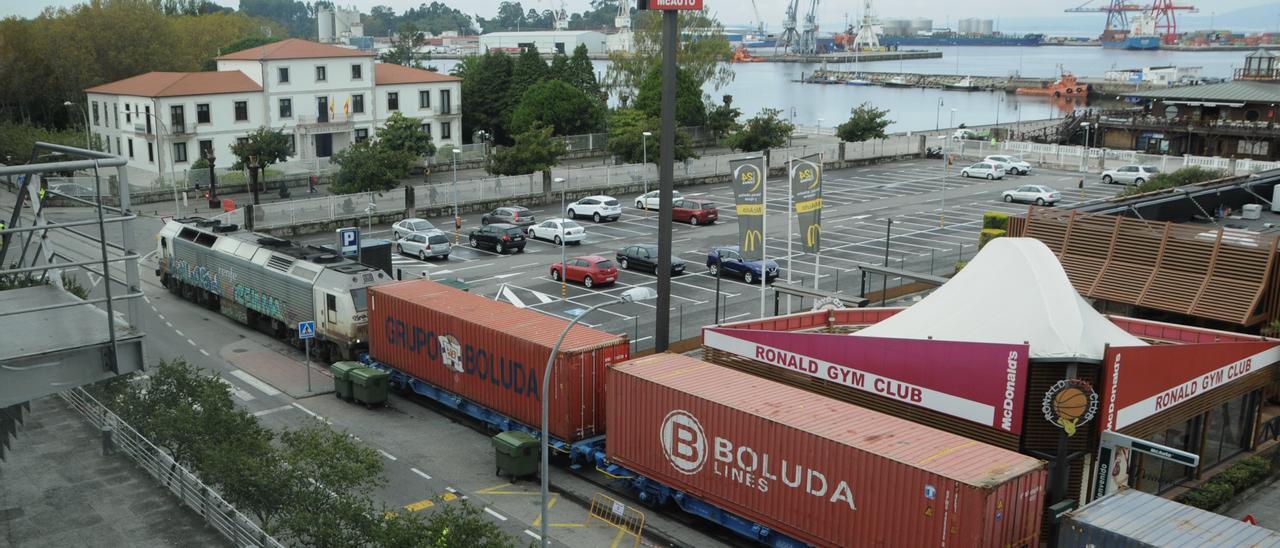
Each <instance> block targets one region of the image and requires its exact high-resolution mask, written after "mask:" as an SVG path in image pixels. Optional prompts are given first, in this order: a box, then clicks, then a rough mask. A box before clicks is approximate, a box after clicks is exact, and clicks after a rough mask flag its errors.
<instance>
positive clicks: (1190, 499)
mask: <svg viewBox="0 0 1280 548" xmlns="http://www.w3.org/2000/svg"><path fill="white" fill-rule="evenodd" d="M1233 495H1235V489H1233V488H1232V487H1231V486H1230V485H1228V484H1227V483H1225V482H1214V481H1212V480H1210V481H1207V482H1205V483H1203V484H1201V485H1200V487H1197V488H1195V489H1192V490H1190V491H1187V492H1186V493H1183V494H1182V495H1181V496H1179V497H1178V502H1181V503H1183V504H1185V505H1187V506H1194V507H1196V508H1199V509H1201V510H1209V511H1213V510H1214V509H1215V508H1217V507H1219V506H1222V505H1223V504H1226V503H1227V501H1228V500H1231V497H1232V496H1233Z"/></svg>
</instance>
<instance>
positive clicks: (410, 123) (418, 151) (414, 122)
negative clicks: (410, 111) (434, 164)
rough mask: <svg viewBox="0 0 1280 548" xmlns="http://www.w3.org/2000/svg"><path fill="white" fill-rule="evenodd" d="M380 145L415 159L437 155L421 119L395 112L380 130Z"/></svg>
mask: <svg viewBox="0 0 1280 548" xmlns="http://www.w3.org/2000/svg"><path fill="white" fill-rule="evenodd" d="M378 144H379V145H380V146H382V147H386V148H387V149H390V150H393V151H399V152H404V153H406V154H408V155H410V156H411V157H413V158H421V157H423V156H432V155H434V154H435V153H436V147H435V145H433V144H431V136H430V135H428V134H427V132H426V131H425V130H424V129H422V120H421V119H420V118H410V117H408V116H405V115H404V114H401V113H400V112H393V113H391V116H390V117H388V118H387V121H386V123H385V124H383V126H382V128H381V129H379V130H378Z"/></svg>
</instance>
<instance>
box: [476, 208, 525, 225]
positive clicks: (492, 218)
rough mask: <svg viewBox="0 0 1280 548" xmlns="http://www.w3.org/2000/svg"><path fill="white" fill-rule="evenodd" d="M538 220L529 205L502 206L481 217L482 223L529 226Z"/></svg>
mask: <svg viewBox="0 0 1280 548" xmlns="http://www.w3.org/2000/svg"><path fill="white" fill-rule="evenodd" d="M535 222H537V219H535V218H534V217H533V212H532V211H529V208H527V207H521V206H510V207H500V208H498V209H495V210H493V211H490V212H488V213H485V214H484V216H483V217H481V218H480V224H482V225H487V224H490V223H503V224H509V225H516V226H529V225H531V224H533V223H535Z"/></svg>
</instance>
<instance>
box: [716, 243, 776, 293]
mask: <svg viewBox="0 0 1280 548" xmlns="http://www.w3.org/2000/svg"><path fill="white" fill-rule="evenodd" d="M765 268H766V269H767V272H765V276H766V278H765V283H768V282H772V281H773V280H776V279H777V278H778V274H779V270H778V263H776V262H774V261H772V260H770V261H769V262H768V263H766V267H765ZM707 270H708V271H709V272H711V275H713V276H714V275H716V273H717V271H722V274H720V275H722V276H723V275H724V274H731V275H733V276H741V277H742V281H744V282H747V283H749V284H753V283H756V282H758V281H760V261H744V260H742V254H741V253H739V251H738V246H736V245H726V246H720V247H715V248H712V249H711V251H709V252H707Z"/></svg>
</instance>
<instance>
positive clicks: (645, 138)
mask: <svg viewBox="0 0 1280 548" xmlns="http://www.w3.org/2000/svg"><path fill="white" fill-rule="evenodd" d="M650 137H653V132H652V131H646V132H644V133H641V134H640V146H641V148H643V149H644V150H643V151H642V152H641V153H642V154H643V155H644V193H645V194H648V193H649V138H650ZM644 199H645V202H644V206H645V207H644V208H645V209H649V197H648V196H645V197H644ZM561 209H564V208H561Z"/></svg>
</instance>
